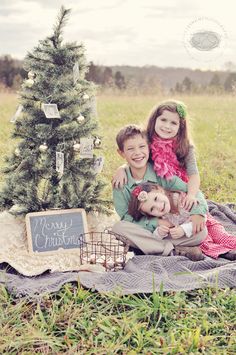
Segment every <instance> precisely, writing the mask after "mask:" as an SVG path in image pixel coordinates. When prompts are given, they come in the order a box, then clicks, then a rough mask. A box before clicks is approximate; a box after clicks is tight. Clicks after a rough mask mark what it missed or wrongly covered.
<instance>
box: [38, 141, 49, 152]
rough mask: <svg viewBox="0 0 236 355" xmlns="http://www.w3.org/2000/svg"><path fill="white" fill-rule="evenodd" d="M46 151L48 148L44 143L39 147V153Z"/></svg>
mask: <svg viewBox="0 0 236 355" xmlns="http://www.w3.org/2000/svg"><path fill="white" fill-rule="evenodd" d="M47 150H48V146H47V144H46V143H45V142H44V143H43V144H41V145H40V146H39V151H40V152H41V153H45V152H46V151H47Z"/></svg>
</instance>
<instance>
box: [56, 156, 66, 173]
mask: <svg viewBox="0 0 236 355" xmlns="http://www.w3.org/2000/svg"><path fill="white" fill-rule="evenodd" d="M56 171H57V172H58V174H59V176H62V175H63V173H64V153H62V152H56Z"/></svg>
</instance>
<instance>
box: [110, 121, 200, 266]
mask: <svg viewBox="0 0 236 355" xmlns="http://www.w3.org/2000/svg"><path fill="white" fill-rule="evenodd" d="M116 142H117V145H118V153H119V154H120V155H121V156H122V157H123V158H124V159H125V160H126V162H127V164H128V167H127V171H126V172H127V178H128V182H127V184H126V185H125V186H124V187H123V189H113V201H114V206H115V209H116V212H117V213H118V215H119V216H120V218H121V221H120V222H117V223H116V224H115V225H114V226H113V232H115V233H118V234H121V235H123V236H125V237H126V238H127V241H128V243H129V244H130V246H132V247H134V248H136V249H140V250H141V251H142V252H143V253H144V254H161V255H170V254H172V253H173V252H174V253H175V254H178V255H185V256H187V257H188V258H190V259H191V260H201V259H202V258H203V255H202V253H201V250H200V248H199V247H196V246H197V245H199V244H200V243H201V241H202V240H204V239H205V237H206V235H207V230H206V228H205V227H204V223H205V222H204V217H203V215H204V214H205V213H206V212H207V203H206V201H205V199H204V197H203V195H202V193H201V192H199V193H198V194H197V197H198V200H199V203H198V205H197V206H193V207H192V209H191V211H190V214H191V216H192V217H191V219H192V222H193V230H194V231H195V232H197V234H195V235H194V236H192V237H190V238H187V237H185V236H184V237H182V238H179V239H172V238H170V237H167V238H165V239H163V240H161V241H160V240H157V239H155V237H154V236H153V234H152V232H153V231H154V230H155V229H156V227H157V225H158V219H157V218H147V217H143V218H142V219H141V220H140V221H138V222H137V221H135V220H134V219H133V218H132V217H131V216H130V215H129V214H128V204H129V200H130V195H131V192H132V190H133V189H134V188H135V187H136V186H137V185H138V184H140V183H141V182H152V183H157V184H159V185H161V186H162V187H164V188H165V189H168V190H181V191H184V192H186V191H187V185H186V184H185V183H184V182H183V181H182V180H180V179H179V178H178V177H174V178H173V179H171V180H168V181H167V180H165V179H162V178H160V177H158V176H157V175H156V173H155V172H154V170H153V168H152V165H151V163H149V162H148V159H149V146H148V141H147V136H146V133H145V131H143V130H142V129H141V128H140V127H138V126H136V125H128V126H125V127H124V128H122V129H121V130H120V132H119V133H118V134H117V137H116Z"/></svg>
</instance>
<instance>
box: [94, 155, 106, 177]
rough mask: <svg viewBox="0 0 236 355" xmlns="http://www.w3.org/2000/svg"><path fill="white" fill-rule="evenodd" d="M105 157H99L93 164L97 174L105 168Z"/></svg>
mask: <svg viewBox="0 0 236 355" xmlns="http://www.w3.org/2000/svg"><path fill="white" fill-rule="evenodd" d="M104 161H105V159H104V157H97V158H96V159H95V161H94V164H93V170H94V172H95V174H99V173H100V172H101V171H102V169H103V165H104Z"/></svg>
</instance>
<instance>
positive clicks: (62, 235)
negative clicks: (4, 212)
mask: <svg viewBox="0 0 236 355" xmlns="http://www.w3.org/2000/svg"><path fill="white" fill-rule="evenodd" d="M26 230H27V238H28V245H29V252H30V253H52V252H59V251H63V252H64V251H71V250H72V249H75V250H76V249H77V250H78V251H79V250H80V248H81V246H82V242H83V233H87V232H88V228H87V220H86V213H85V210H84V209H82V208H74V209H68V210H50V211H46V212H32V213H28V214H27V215H26Z"/></svg>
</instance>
